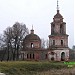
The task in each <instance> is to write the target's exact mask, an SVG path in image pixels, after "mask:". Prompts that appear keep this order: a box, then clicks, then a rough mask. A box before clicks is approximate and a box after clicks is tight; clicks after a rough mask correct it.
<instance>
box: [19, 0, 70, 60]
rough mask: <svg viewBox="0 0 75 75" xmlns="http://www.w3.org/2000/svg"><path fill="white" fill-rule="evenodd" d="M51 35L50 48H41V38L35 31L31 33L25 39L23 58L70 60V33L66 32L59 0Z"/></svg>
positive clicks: (21, 57)
mask: <svg viewBox="0 0 75 75" xmlns="http://www.w3.org/2000/svg"><path fill="white" fill-rule="evenodd" d="M48 37H49V48H48V49H42V48H41V40H40V37H39V36H38V35H36V34H35V33H34V30H33V28H32V30H31V33H30V34H29V35H27V36H26V37H25V39H24V40H23V50H21V52H20V59H21V60H49V61H68V60H69V48H68V35H67V34H66V22H63V16H62V15H61V14H60V11H59V7H58V1H57V13H56V15H54V18H53V22H51V34H50V35H49V36H48Z"/></svg>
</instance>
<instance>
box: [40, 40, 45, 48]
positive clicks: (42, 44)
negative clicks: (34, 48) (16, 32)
mask: <svg viewBox="0 0 75 75" xmlns="http://www.w3.org/2000/svg"><path fill="white" fill-rule="evenodd" d="M41 48H45V40H44V39H41Z"/></svg>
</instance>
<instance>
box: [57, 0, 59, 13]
mask: <svg viewBox="0 0 75 75" xmlns="http://www.w3.org/2000/svg"><path fill="white" fill-rule="evenodd" d="M57 13H59V4H58V0H57Z"/></svg>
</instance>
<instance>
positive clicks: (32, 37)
mask: <svg viewBox="0 0 75 75" xmlns="http://www.w3.org/2000/svg"><path fill="white" fill-rule="evenodd" d="M25 40H38V41H40V38H39V36H38V35H36V34H29V35H27V36H26V37H25Z"/></svg>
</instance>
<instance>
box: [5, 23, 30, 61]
mask: <svg viewBox="0 0 75 75" xmlns="http://www.w3.org/2000/svg"><path fill="white" fill-rule="evenodd" d="M27 34H29V31H28V28H26V25H25V24H23V23H19V22H16V23H15V24H14V25H13V26H12V27H8V28H7V29H6V30H5V31H4V42H5V45H6V47H7V51H8V57H7V60H9V59H10V58H9V56H10V54H12V57H13V58H12V59H13V60H15V59H16V60H18V59H19V52H20V50H21V49H22V47H23V46H22V42H23V39H24V38H25V36H26V35H27Z"/></svg>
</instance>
